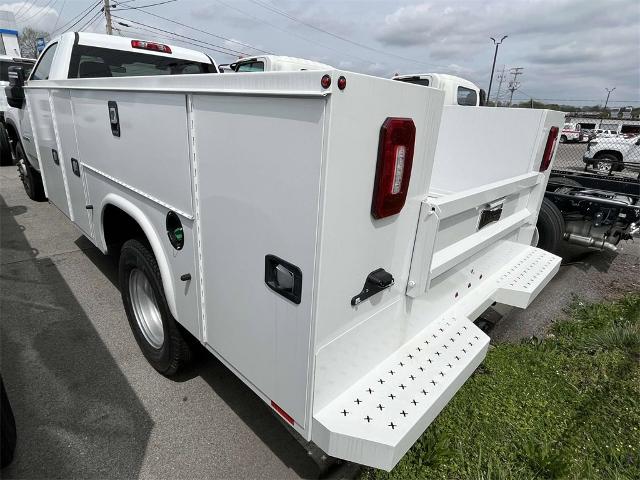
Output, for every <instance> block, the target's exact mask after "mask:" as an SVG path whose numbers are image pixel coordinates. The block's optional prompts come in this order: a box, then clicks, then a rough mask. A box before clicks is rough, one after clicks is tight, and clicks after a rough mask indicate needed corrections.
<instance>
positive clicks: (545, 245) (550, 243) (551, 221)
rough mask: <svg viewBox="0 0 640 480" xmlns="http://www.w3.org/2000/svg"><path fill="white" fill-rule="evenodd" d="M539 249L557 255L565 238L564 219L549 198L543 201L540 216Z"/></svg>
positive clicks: (538, 224) (538, 225)
mask: <svg viewBox="0 0 640 480" xmlns="http://www.w3.org/2000/svg"><path fill="white" fill-rule="evenodd" d="M536 226H537V227H538V235H539V236H540V237H539V240H538V248H542V249H543V250H546V251H547V252H551V253H556V252H557V251H558V250H559V248H560V244H561V243H562V241H563V237H564V228H565V227H564V218H562V213H561V212H560V210H559V209H558V207H556V206H555V204H554V203H553V202H552V201H551V200H549V199H548V198H544V199H543V200H542V206H541V207H540V214H539V215H538V223H537V225H536Z"/></svg>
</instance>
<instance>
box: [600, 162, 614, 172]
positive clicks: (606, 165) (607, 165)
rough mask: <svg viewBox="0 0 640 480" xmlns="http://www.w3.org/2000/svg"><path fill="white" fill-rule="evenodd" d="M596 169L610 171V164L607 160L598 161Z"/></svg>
mask: <svg viewBox="0 0 640 480" xmlns="http://www.w3.org/2000/svg"><path fill="white" fill-rule="evenodd" d="M598 170H599V171H601V172H604V173H609V172H610V171H611V164H610V163H607V162H598Z"/></svg>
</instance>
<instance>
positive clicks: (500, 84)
mask: <svg viewBox="0 0 640 480" xmlns="http://www.w3.org/2000/svg"><path fill="white" fill-rule="evenodd" d="M504 67H505V66H504V65H503V66H502V72H500V75H498V80H500V83H498V93H497V94H496V102H495V103H496V107H497V106H498V101H499V100H500V90H502V82H503V81H504V78H505V77H504Z"/></svg>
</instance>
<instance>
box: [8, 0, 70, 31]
mask: <svg viewBox="0 0 640 480" xmlns="http://www.w3.org/2000/svg"><path fill="white" fill-rule="evenodd" d="M0 10H7V11H10V12H13V13H14V14H16V13H17V12H19V13H17V15H16V24H17V26H18V30H23V29H24V28H25V27H31V28H33V29H35V30H42V31H45V32H50V31H51V30H53V26H54V25H55V24H56V21H57V20H58V17H59V15H60V14H59V13H58V10H56V9H55V8H52V7H50V6H43V5H40V6H38V5H37V2H18V3H5V4H0Z"/></svg>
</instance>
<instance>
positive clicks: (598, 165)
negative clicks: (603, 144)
mask: <svg viewBox="0 0 640 480" xmlns="http://www.w3.org/2000/svg"><path fill="white" fill-rule="evenodd" d="M598 160H606V161H604V162H599V161H598ZM593 168H594V170H598V171H599V172H600V173H606V174H610V173H611V172H621V171H622V170H624V164H623V163H621V162H620V159H619V158H617V157H616V156H615V155H613V154H611V153H603V154H602V155H599V156H598V158H596V159H594V161H593Z"/></svg>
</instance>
